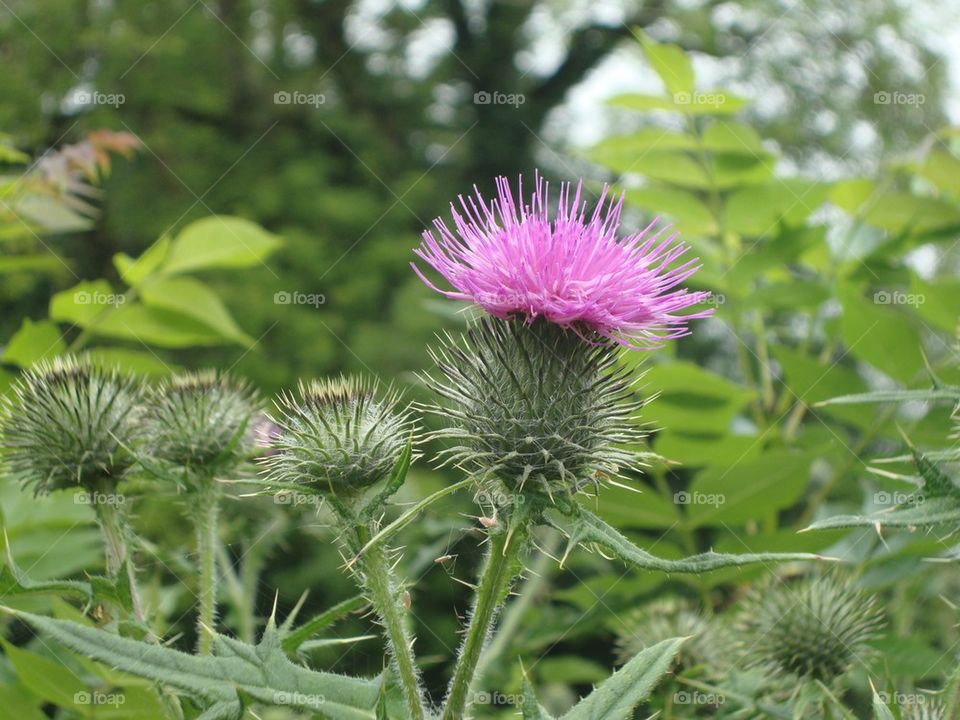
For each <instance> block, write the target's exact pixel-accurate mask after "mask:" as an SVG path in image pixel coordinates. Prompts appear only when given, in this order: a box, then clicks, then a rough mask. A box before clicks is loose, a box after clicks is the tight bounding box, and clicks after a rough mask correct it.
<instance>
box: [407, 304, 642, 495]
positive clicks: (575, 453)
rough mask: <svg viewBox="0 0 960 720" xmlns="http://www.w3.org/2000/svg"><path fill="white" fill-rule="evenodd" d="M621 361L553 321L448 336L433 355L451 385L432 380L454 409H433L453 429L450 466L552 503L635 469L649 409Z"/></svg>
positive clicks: (503, 324)
mask: <svg viewBox="0 0 960 720" xmlns="http://www.w3.org/2000/svg"><path fill="white" fill-rule="evenodd" d="M620 352H621V350H620V348H619V347H618V346H616V345H614V344H613V343H611V342H607V341H604V340H603V339H602V338H599V339H596V342H590V341H588V340H585V339H584V338H582V337H580V336H579V335H577V334H576V333H575V332H574V331H573V330H570V329H564V328H562V327H559V326H557V325H555V324H553V323H549V322H546V321H543V320H536V321H534V322H532V323H525V322H523V321H521V320H498V319H496V318H484V319H482V320H481V321H480V322H478V323H477V324H476V325H474V326H473V327H472V328H471V329H470V330H468V332H467V334H466V335H465V336H464V337H463V338H462V339H461V340H460V341H456V340H454V339H452V338H450V337H447V338H446V339H445V340H444V341H443V343H442V344H441V346H440V348H439V349H437V350H435V351H432V353H431V354H432V357H433V360H434V362H436V364H437V366H438V367H439V369H440V372H441V373H442V377H441V378H439V379H437V378H431V377H427V378H425V381H426V382H427V384H428V385H429V386H430V387H431V388H432V389H433V390H434V391H436V392H437V393H438V394H439V395H440V396H442V397H443V398H444V400H445V401H446V402H444V403H443V404H442V405H432V406H428V407H426V408H425V409H426V410H427V411H428V412H433V413H435V414H437V415H440V416H441V417H443V418H444V419H445V420H446V421H447V422H448V423H449V426H448V427H447V428H445V429H443V430H440V431H437V432H436V433H434V434H433V436H434V437H437V438H440V439H445V440H450V441H453V443H455V445H454V446H453V447H451V448H449V449H447V450H446V451H444V453H443V456H445V458H446V461H447V462H453V463H455V464H456V465H458V466H460V467H462V468H463V469H464V470H466V471H467V472H469V473H471V474H472V475H473V476H474V477H475V478H476V479H477V481H478V482H479V483H480V484H481V485H483V484H484V483H486V482H487V481H488V480H490V479H491V478H497V479H499V480H500V481H501V482H502V483H503V485H504V486H505V487H506V488H507V490H508V492H521V493H523V494H524V495H525V496H531V498H529V499H534V498H540V499H541V500H543V499H545V498H546V499H549V500H551V501H552V500H554V499H555V496H556V495H558V494H559V495H561V496H571V495H572V494H574V493H575V492H577V491H578V490H580V489H582V488H583V487H584V486H585V485H587V484H596V483H597V482H598V478H601V477H604V476H619V475H620V474H621V473H622V472H623V471H625V470H628V469H635V468H636V466H637V464H638V463H637V455H636V454H635V453H634V452H633V451H632V450H631V449H630V447H629V446H631V445H635V444H636V443H638V442H640V440H641V439H642V437H643V436H642V433H641V432H640V430H639V429H638V428H637V427H636V424H635V421H634V417H635V415H636V413H637V412H638V410H639V409H640V407H641V403H640V402H638V401H637V400H636V398H635V397H634V390H633V382H632V380H633V378H632V372H631V370H630V369H628V368H626V367H624V366H623V365H621V364H620V362H619V357H620Z"/></svg>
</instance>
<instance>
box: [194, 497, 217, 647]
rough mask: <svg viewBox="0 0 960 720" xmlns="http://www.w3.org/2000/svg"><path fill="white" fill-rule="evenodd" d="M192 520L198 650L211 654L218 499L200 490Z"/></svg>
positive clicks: (215, 602) (215, 611) (213, 625)
mask: <svg viewBox="0 0 960 720" xmlns="http://www.w3.org/2000/svg"><path fill="white" fill-rule="evenodd" d="M197 500H198V502H199V507H198V508H197V516H196V520H195V525H196V531H197V555H198V556H199V559H200V585H199V599H200V614H199V616H198V618H197V636H198V641H197V652H198V653H199V654H200V655H210V654H211V653H212V652H213V630H214V627H215V624H216V618H217V560H216V557H217V528H218V523H217V520H218V518H219V515H220V498H219V496H218V495H217V494H216V493H214V492H211V493H202V494H201V495H200V496H199V497H198V498H197Z"/></svg>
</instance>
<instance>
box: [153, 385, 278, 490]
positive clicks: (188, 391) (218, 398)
mask: <svg viewBox="0 0 960 720" xmlns="http://www.w3.org/2000/svg"><path fill="white" fill-rule="evenodd" d="M259 407H260V403H259V401H258V399H257V395H256V393H255V392H254V391H253V390H251V389H250V387H249V386H248V385H247V383H245V382H243V381H240V380H236V379H233V378H231V377H230V376H229V375H226V374H223V373H219V372H217V371H215V370H203V371H200V372H190V373H185V374H182V375H175V376H174V377H172V378H170V379H169V380H167V381H165V382H164V383H163V384H162V385H160V387H158V388H157V389H156V390H155V391H154V393H153V395H152V397H151V401H150V404H149V408H148V411H147V414H146V427H147V435H148V444H147V448H148V451H149V453H150V455H151V456H152V457H154V458H156V459H158V460H161V461H164V462H168V463H171V464H173V465H176V466H178V467H181V468H184V469H186V470H187V472H188V474H200V475H207V476H209V475H218V474H223V473H225V472H229V471H231V470H233V469H234V468H236V466H237V465H239V464H240V463H241V462H243V461H244V460H245V459H247V458H249V457H251V456H252V455H253V454H254V453H255V452H256V449H255V441H254V438H253V434H252V433H248V432H247V430H248V427H249V425H250V420H251V417H253V415H254V414H255V413H256V412H257V411H258V409H259Z"/></svg>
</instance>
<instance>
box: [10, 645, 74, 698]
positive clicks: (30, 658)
mask: <svg viewBox="0 0 960 720" xmlns="http://www.w3.org/2000/svg"><path fill="white" fill-rule="evenodd" d="M2 642H3V652H4V654H5V655H6V656H7V660H9V661H10V664H11V665H12V666H13V669H14V672H16V673H17V677H18V678H20V682H22V683H23V684H24V686H25V687H26V688H27V689H29V690H30V691H31V692H32V693H34V694H35V695H37V696H38V697H41V698H43V699H44V700H46V701H47V702H51V703H53V704H54V705H59V706H60V707H65V708H75V707H76V704H75V703H74V697H75V696H76V694H77V693H82V692H84V691H85V690H86V685H85V684H84V683H83V681H82V680H81V679H80V678H79V677H77V676H76V674H74V673H73V672H72V671H71V670H69V669H68V668H67V667H66V666H65V665H63V664H62V663H59V662H57V661H56V660H52V659H50V658H47V657H44V656H42V655H37V654H36V653H32V652H29V651H28V650H24V649H22V648H19V647H17V646H16V645H13V644H12V643H9V642H7V641H5V640H4V641H2Z"/></svg>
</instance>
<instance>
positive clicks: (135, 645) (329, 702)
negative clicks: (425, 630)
mask: <svg viewBox="0 0 960 720" xmlns="http://www.w3.org/2000/svg"><path fill="white" fill-rule="evenodd" d="M4 610H5V612H7V613H9V614H11V615H14V616H15V617H17V618H19V619H21V620H23V621H24V622H27V623H29V624H30V625H32V626H33V627H34V628H35V629H36V630H37V631H39V632H41V633H43V634H44V635H46V636H48V637H50V638H51V639H53V640H56V641H57V642H59V643H61V644H62V645H64V646H65V647H67V648H69V649H70V650H73V651H74V652H77V653H80V654H81V655H84V656H86V657H88V658H91V659H93V660H97V661H99V662H103V663H106V664H107V665H109V666H111V667H114V668H117V669H119V670H122V671H124V672H128V673H130V674H132V675H136V676H138V677H143V678H147V679H149V680H153V681H155V682H157V683H160V684H163V685H167V686H170V687H173V688H176V689H177V690H180V691H181V692H183V693H185V694H187V695H190V696H191V697H193V698H195V699H197V700H198V701H200V702H201V703H202V704H203V705H204V706H205V707H219V708H232V709H235V710H239V709H240V707H241V701H240V695H241V694H242V695H244V696H246V697H249V698H251V699H252V700H254V701H256V702H260V703H264V704H267V705H283V706H285V707H288V708H291V709H300V710H307V711H310V710H312V711H315V712H322V713H323V715H324V716H326V717H329V718H332V719H334V720H361V719H369V720H374V718H375V717H376V715H375V711H374V708H375V706H376V704H377V700H378V698H379V695H380V680H378V679H377V680H364V679H358V678H351V677H347V676H344V675H335V674H333V673H327V672H318V671H313V670H308V669H307V668H304V667H302V666H300V665H296V664H294V663H292V662H291V661H290V660H289V659H287V657H286V655H285V654H284V652H283V649H282V648H281V645H280V637H279V634H278V632H277V629H276V627H274V626H272V625H270V626H268V627H267V630H266V631H265V632H264V636H263V639H262V640H261V642H260V643H259V644H258V645H256V646H254V645H247V644H245V643H241V642H239V641H237V640H233V639H231V638H227V637H224V636H217V637H216V642H215V655H214V656H213V657H198V656H195V655H188V654H186V653H183V652H180V651H179V650H173V649H171V648H168V647H164V646H162V645H156V644H152V643H147V642H140V641H137V640H131V639H128V638H124V637H120V636H118V635H113V634H111V633H109V632H106V631H104V630H98V629H96V628H91V627H85V626H83V625H80V624H78V623H75V622H72V621H69V620H55V619H52V618H47V617H43V616H40V615H33V614H31V613H25V612H19V611H16V610H12V609H10V608H4ZM58 684H59V683H58ZM64 687H65V688H66V689H67V691H68V692H69V690H70V686H64ZM70 694H71V695H72V692H71V693H70ZM214 716H215V715H214Z"/></svg>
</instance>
